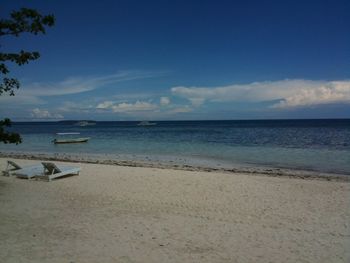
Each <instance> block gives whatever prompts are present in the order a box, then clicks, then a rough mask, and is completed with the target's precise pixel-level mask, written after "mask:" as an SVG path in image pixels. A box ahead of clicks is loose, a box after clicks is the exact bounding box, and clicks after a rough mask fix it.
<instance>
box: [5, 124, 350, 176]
mask: <svg viewBox="0 0 350 263" xmlns="http://www.w3.org/2000/svg"><path fill="white" fill-rule="evenodd" d="M12 129H13V130H15V131H19V132H20V133H21V134H22V137H23V143H22V144H20V145H17V146H16V145H4V144H0V151H2V152H8V151H15V152H27V153H28V152H34V153H43V152H45V153H67V154H69V153H72V154H77V153H79V154H120V155H124V156H126V155H127V156H129V158H135V159H137V158H138V157H140V156H142V157H145V156H147V157H149V158H150V159H152V158H153V157H156V158H157V159H158V160H159V159H161V158H164V159H167V158H175V159H176V158H177V159H181V160H184V159H196V160H199V159H200V160H208V161H210V162H215V163H224V164H225V165H226V166H227V165H232V167H235V166H238V165H240V166H242V165H243V166H244V165H249V166H269V167H281V168H291V169H301V170H313V171H321V172H330V173H343V174H350V120H273V121H272V120H270V121H187V122H180V121H174V122H157V125H156V126H152V127H140V126H137V123H136V122H97V124H96V125H95V126H85V127H79V126H76V125H74V123H69V122H67V123H59V122H58V123H52V122H50V123H45V122H41V123H16V124H15V125H14V126H13V127H12ZM57 132H80V133H81V134H80V135H81V136H82V137H91V140H90V141H89V142H88V143H83V144H65V145H54V144H53V143H52V142H51V141H52V140H53V139H54V138H56V137H57V136H56V133H57Z"/></svg>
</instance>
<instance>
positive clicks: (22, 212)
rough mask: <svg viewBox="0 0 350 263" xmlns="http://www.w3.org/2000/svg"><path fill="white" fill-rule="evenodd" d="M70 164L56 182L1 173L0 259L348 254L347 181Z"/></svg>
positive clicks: (301, 258) (277, 258) (299, 258)
mask: <svg viewBox="0 0 350 263" xmlns="http://www.w3.org/2000/svg"><path fill="white" fill-rule="evenodd" d="M7 159H8V158H0V168H1V170H2V171H3V170H4V169H5V167H6V160H7ZM16 162H17V163H20V164H22V165H26V164H33V163H38V161H35V160H22V159H17V160H16ZM57 163H60V162H57ZM65 164H67V163H65ZM72 165H76V166H80V167H81V168H82V172H81V174H80V175H79V176H72V177H67V178H63V179H58V180H55V181H53V182H45V181H38V180H25V179H18V178H16V177H4V176H0V207H1V210H0V218H1V224H0V236H1V238H0V262H349V260H350V249H349V247H350V223H349V222H350V210H349V208H350V184H349V182H345V181H327V180H319V179H301V178H286V177H269V176H262V175H259V174H254V175H253V174H244V173H222V172H215V171H212V172H205V171H184V170H174V169H160V168H152V167H125V166H117V165H105V164H88V163H72Z"/></svg>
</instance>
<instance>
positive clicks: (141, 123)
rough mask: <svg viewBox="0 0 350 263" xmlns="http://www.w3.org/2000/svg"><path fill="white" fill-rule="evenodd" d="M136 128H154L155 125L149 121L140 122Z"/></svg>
mask: <svg viewBox="0 0 350 263" xmlns="http://www.w3.org/2000/svg"><path fill="white" fill-rule="evenodd" d="M137 125H138V126H154V125H157V123H155V122H149V121H141V122H140V123H138V124H137Z"/></svg>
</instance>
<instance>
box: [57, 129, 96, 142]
mask: <svg viewBox="0 0 350 263" xmlns="http://www.w3.org/2000/svg"><path fill="white" fill-rule="evenodd" d="M56 134H57V135H76V134H80V133H79V132H59V133H56ZM89 139H90V138H89V137H80V138H65V139H54V140H53V141H52V142H53V143H54V144H60V143H81V142H87V141H88V140H89Z"/></svg>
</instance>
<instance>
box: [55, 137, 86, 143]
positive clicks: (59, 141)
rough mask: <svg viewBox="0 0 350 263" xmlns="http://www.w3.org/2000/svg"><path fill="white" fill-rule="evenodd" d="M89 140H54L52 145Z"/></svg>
mask: <svg viewBox="0 0 350 263" xmlns="http://www.w3.org/2000/svg"><path fill="white" fill-rule="evenodd" d="M89 139H90V138H77V139H55V140H53V143H54V144H63V143H82V142H87V141H88V140H89Z"/></svg>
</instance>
